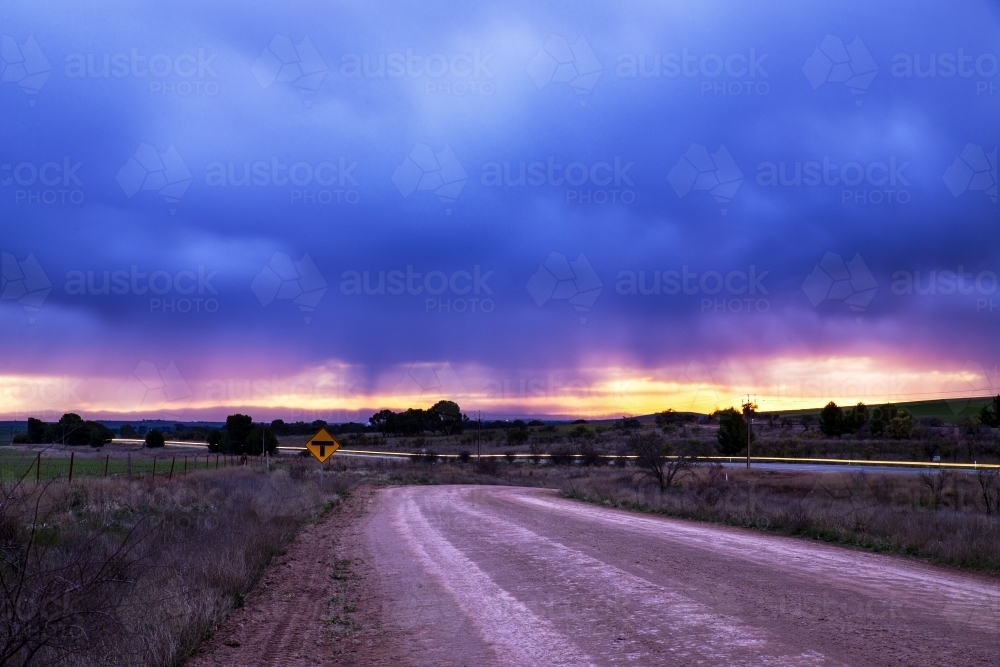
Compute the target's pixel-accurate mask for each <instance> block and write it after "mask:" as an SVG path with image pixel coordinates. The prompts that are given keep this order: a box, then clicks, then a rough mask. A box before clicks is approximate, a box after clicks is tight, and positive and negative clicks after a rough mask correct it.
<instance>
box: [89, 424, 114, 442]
mask: <svg viewBox="0 0 1000 667" xmlns="http://www.w3.org/2000/svg"><path fill="white" fill-rule="evenodd" d="M85 424H86V429H87V444H88V445H90V446H91V447H103V446H104V445H106V444H107V443H109V442H111V440H112V438H114V437H115V432H114V431H112V430H111V429H110V428H108V427H107V426H105V425H104V424H99V423H97V422H92V421H88V422H85Z"/></svg>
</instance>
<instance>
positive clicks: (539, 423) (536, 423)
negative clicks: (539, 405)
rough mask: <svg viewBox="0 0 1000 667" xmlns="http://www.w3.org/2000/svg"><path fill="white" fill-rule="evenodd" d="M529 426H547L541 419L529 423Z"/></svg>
mask: <svg viewBox="0 0 1000 667" xmlns="http://www.w3.org/2000/svg"><path fill="white" fill-rule="evenodd" d="M528 426H545V422H543V421H542V420H540V419H532V420H531V421H530V422H528Z"/></svg>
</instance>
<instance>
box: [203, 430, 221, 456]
mask: <svg viewBox="0 0 1000 667" xmlns="http://www.w3.org/2000/svg"><path fill="white" fill-rule="evenodd" d="M205 440H206V441H207V442H208V451H210V452H212V453H213V454H216V453H218V452H221V451H222V431H220V430H219V429H217V428H213V429H212V430H211V431H209V432H208V437H206V438H205Z"/></svg>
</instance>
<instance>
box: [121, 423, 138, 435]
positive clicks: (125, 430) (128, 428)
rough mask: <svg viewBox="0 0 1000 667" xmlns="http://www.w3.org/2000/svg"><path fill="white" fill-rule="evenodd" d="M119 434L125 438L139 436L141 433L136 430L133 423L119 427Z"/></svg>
mask: <svg viewBox="0 0 1000 667" xmlns="http://www.w3.org/2000/svg"><path fill="white" fill-rule="evenodd" d="M118 435H120V436H121V437H123V438H138V437H139V434H138V433H137V432H136V430H135V428H133V426H132V425H131V424H122V425H121V428H119V429H118Z"/></svg>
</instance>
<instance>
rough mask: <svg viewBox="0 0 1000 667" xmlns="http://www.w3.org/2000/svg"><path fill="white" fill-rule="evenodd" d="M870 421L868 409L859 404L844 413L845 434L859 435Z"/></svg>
mask: <svg viewBox="0 0 1000 667" xmlns="http://www.w3.org/2000/svg"><path fill="white" fill-rule="evenodd" d="M868 421H869V414H868V407H867V406H866V405H865V404H864V403H858V404H857V405H855V406H854V407H853V408H849V409H848V410H846V411H845V412H844V432H845V433H857V432H858V431H860V430H861V428H862V427H863V426H864V425H865V424H867V423H868Z"/></svg>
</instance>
